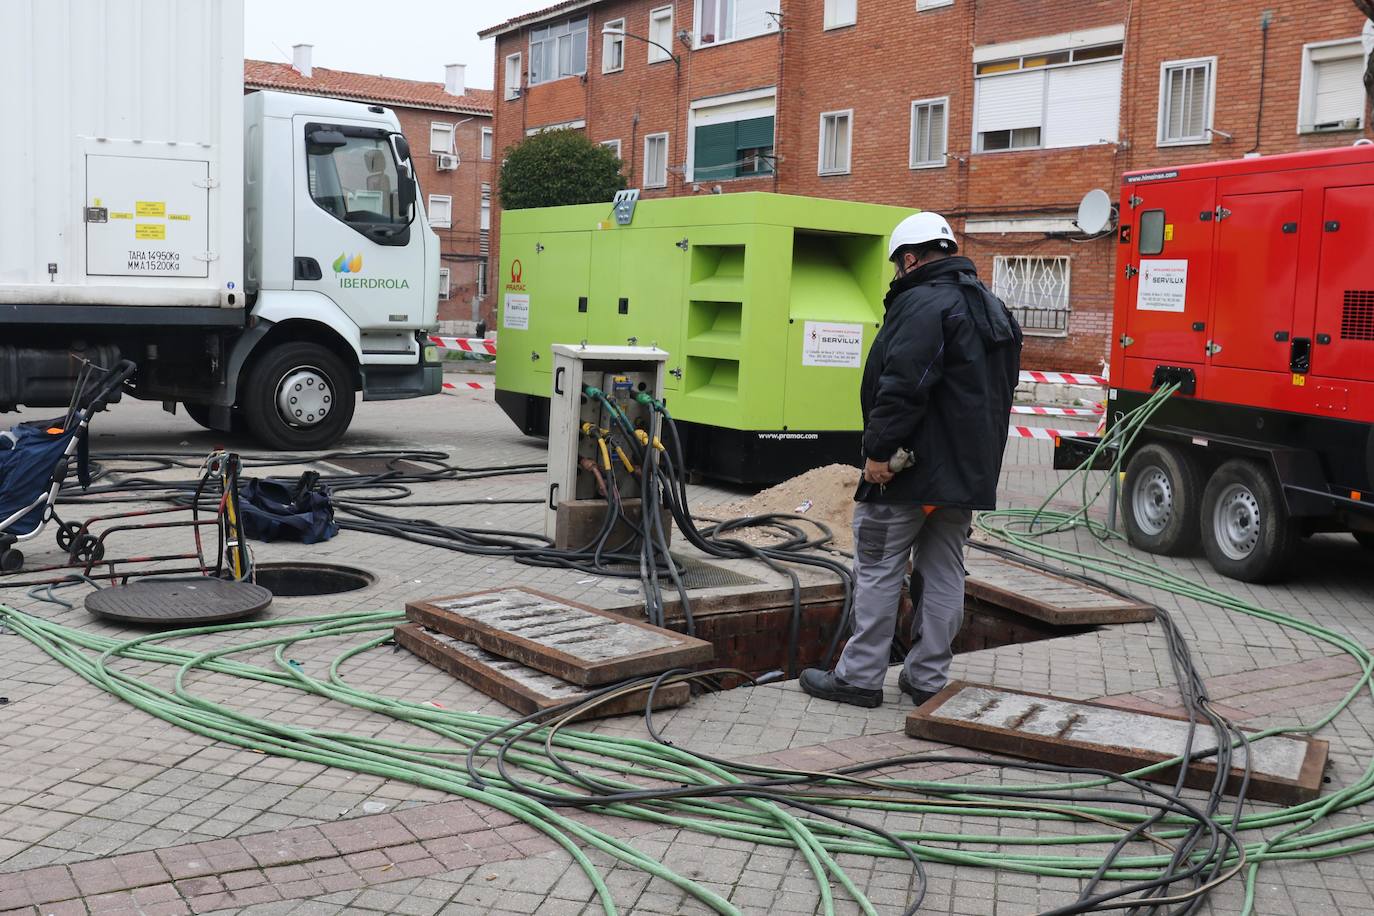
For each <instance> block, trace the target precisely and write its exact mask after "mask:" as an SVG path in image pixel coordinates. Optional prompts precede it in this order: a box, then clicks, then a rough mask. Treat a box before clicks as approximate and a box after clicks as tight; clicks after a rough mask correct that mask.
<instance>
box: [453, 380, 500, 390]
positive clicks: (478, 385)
mask: <svg viewBox="0 0 1374 916" xmlns="http://www.w3.org/2000/svg"><path fill="white" fill-rule="evenodd" d="M495 387H496V386H495V385H487V384H483V383H482V382H444V390H445V391H461V390H462V389H465V388H471V389H473V390H474V391H489V390H491V389H492V388H495Z"/></svg>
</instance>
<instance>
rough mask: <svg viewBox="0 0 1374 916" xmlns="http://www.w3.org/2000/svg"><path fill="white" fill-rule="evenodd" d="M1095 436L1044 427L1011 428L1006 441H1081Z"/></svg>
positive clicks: (1072, 430)
mask: <svg viewBox="0 0 1374 916" xmlns="http://www.w3.org/2000/svg"><path fill="white" fill-rule="evenodd" d="M1092 435H1096V434H1095V433H1090V432H1085V431H1083V430H1081V429H1049V428H1047V427H1044V426H1013V427H1011V428H1010V429H1008V430H1007V438H1008V439H1050V440H1054V439H1082V438H1084V437H1086V436H1092Z"/></svg>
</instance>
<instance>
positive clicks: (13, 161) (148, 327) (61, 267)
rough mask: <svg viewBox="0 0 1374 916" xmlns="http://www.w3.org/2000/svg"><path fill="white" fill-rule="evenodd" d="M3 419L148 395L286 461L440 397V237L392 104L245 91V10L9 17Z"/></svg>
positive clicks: (127, 2) (171, 1)
mask: <svg viewBox="0 0 1374 916" xmlns="http://www.w3.org/2000/svg"><path fill="white" fill-rule="evenodd" d="M0 79H3V81H4V82H3V85H4V86H5V91H4V92H3V93H0V125H3V136H4V142H2V143H0V201H3V202H4V206H3V207H0V411H4V410H12V409H15V408H16V407H19V406H21V405H24V406H30V407H58V406H65V405H66V404H68V403H69V401H70V399H71V397H72V393H73V389H74V387H75V385H76V380H77V379H78V377H79V375H80V369H81V367H82V366H83V365H84V364H86V363H95V364H98V365H102V366H109V365H113V364H114V362H115V361H116V360H118V359H121V358H127V359H130V360H133V361H134V362H135V363H137V365H138V372H137V375H136V376H135V378H134V381H133V382H132V384H131V386H130V387H129V389H128V390H129V392H130V393H132V394H133V395H134V396H135V397H139V398H144V399H150V400H159V401H162V402H163V404H164V406H165V407H167V409H169V410H175V409H176V405H177V404H181V405H183V407H184V408H185V409H186V411H187V412H188V413H189V414H190V416H191V417H192V418H193V419H195V420H196V421H197V422H199V423H201V424H202V425H204V426H207V427H210V428H214V429H220V430H225V431H231V430H234V429H237V428H239V426H240V425H242V426H244V427H246V429H247V430H248V431H249V432H252V433H253V434H255V436H256V437H257V438H258V439H259V440H260V441H261V442H263V443H264V444H267V445H269V446H272V447H275V448H282V449H304V448H323V447H326V446H328V445H331V444H333V443H334V442H336V441H337V440H338V439H339V438H340V437H341V436H342V435H343V433H344V432H345V430H346V429H347V428H348V425H349V422H350V421H351V419H352V415H353V407H354V402H355V394H356V393H358V392H361V395H362V397H363V398H364V399H393V398H405V397H416V396H420V395H428V394H436V393H438V392H439V390H440V386H441V380H442V376H441V367H440V365H439V362H438V354H437V352H436V351H435V349H434V348H433V347H432V346H429V342H428V339H427V332H428V331H429V330H431V329H433V328H434V327H435V326H436V324H437V311H438V294H439V267H440V263H439V243H438V238H437V237H436V236H435V234H434V232H433V231H432V230H431V229H430V227H429V224H428V222H427V220H426V218H425V214H424V211H423V209H422V207H421V206H420V203H419V199H418V198H419V193H418V186H417V184H416V181H415V174H414V169H413V167H412V164H411V160H410V149H409V146H408V144H407V143H406V141H405V138H404V137H403V136H402V134H401V130H400V124H399V122H398V121H397V119H396V116H395V114H394V113H393V112H391V111H390V110H388V109H386V108H383V107H382V106H378V105H366V104H360V103H356V102H344V101H339V100H335V99H328V98H320V97H318V96H306V95H291V94H287V93H274V92H263V93H252V94H250V95H248V96H246V97H245V95H244V91H243V4H242V0H64V2H55V0H4V2H3V3H0Z"/></svg>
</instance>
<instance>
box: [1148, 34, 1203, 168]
mask: <svg viewBox="0 0 1374 916" xmlns="http://www.w3.org/2000/svg"><path fill="white" fill-rule="evenodd" d="M1199 66H1205V67H1206V68H1207V114H1206V117H1205V118H1204V120H1203V122H1202V136H1201V137H1182V138H1178V139H1173V140H1171V139H1169V138H1168V136H1167V131H1168V129H1169V112H1168V104H1167V103H1168V98H1169V95H1168V93H1169V73H1170V71H1172V70H1182V69H1185V68H1189V67H1199ZM1216 108H1217V59H1216V57H1215V56H1212V57H1189V58H1182V59H1179V60H1166V61H1163V62H1161V63H1160V65H1159V128H1158V133H1157V135H1156V137H1155V145H1156V146H1206V145H1208V144H1210V143H1211V142H1212V137H1213V134H1212V127H1213V120H1212V119H1213V117H1214V115H1215V114H1216Z"/></svg>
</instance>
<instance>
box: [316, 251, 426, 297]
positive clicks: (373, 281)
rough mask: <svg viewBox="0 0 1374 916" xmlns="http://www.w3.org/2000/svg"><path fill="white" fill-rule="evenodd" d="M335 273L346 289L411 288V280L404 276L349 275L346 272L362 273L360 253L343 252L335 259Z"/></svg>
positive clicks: (340, 284)
mask: <svg viewBox="0 0 1374 916" xmlns="http://www.w3.org/2000/svg"><path fill="white" fill-rule="evenodd" d="M333 267H334V273H335V275H336V276H338V280H339V286H340V287H342V288H344V289H410V281H408V280H406V279H405V278H404V277H402V278H400V279H399V280H398V279H396V278H395V277H347V276H344V274H357V273H362V270H363V256H362V255H360V254H355V255H347V254H341V255H339V256H338V257H337V258H335V259H334V264H333Z"/></svg>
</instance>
